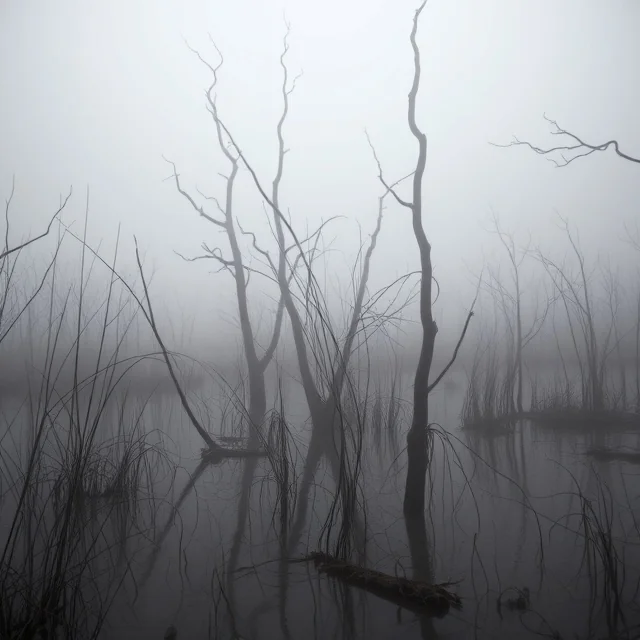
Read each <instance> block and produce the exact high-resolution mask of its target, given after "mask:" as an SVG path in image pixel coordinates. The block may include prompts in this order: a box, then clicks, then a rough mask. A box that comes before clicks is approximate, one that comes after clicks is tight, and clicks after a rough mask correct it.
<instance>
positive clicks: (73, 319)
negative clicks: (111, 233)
mask: <svg viewBox="0 0 640 640" xmlns="http://www.w3.org/2000/svg"><path fill="white" fill-rule="evenodd" d="M85 234H86V223H85ZM59 247H60V243H58V246H57V249H56V253H55V254H54V258H53V260H52V262H51V264H50V267H49V268H48V269H47V271H46V273H45V276H44V278H43V280H42V286H41V287H40V289H39V293H40V292H43V291H46V292H48V296H46V297H45V298H44V299H42V296H41V297H40V298H38V299H35V298H33V299H32V298H29V299H28V302H29V303H30V304H31V303H32V302H34V301H36V302H38V303H40V305H39V306H40V308H41V310H44V313H42V314H40V316H39V320H40V325H35V324H34V325H32V330H33V331H34V334H33V335H28V338H29V339H32V340H36V335H35V332H36V331H38V332H39V331H40V330H42V329H41V327H42V325H43V327H42V328H43V329H44V333H43V334H42V335H44V343H45V347H44V355H43V356H42V360H41V361H36V358H35V356H34V357H33V360H32V362H31V369H32V372H33V374H35V375H33V374H32V375H31V376H30V379H29V382H28V388H29V391H28V395H27V398H26V399H25V400H24V401H23V402H22V403H20V404H19V406H18V407H17V409H16V410H15V412H14V414H13V415H12V416H10V417H8V418H7V417H5V424H4V432H3V435H2V438H1V440H0V458H1V461H2V464H1V465H0V466H1V468H2V471H1V477H2V487H3V493H2V501H3V505H2V507H3V508H2V521H1V522H0V527H1V529H0V637H2V638H33V637H61V636H62V637H67V638H80V637H82V638H93V637H97V636H98V634H99V632H100V629H101V627H102V625H103V624H104V620H105V616H106V614H107V612H108V610H109V607H110V605H111V603H112V602H113V598H114V597H115V595H116V593H117V591H118V589H119V588H120V586H121V585H122V584H123V582H124V581H125V580H126V578H127V576H128V575H129V567H130V560H131V554H132V553H133V552H134V551H135V549H134V548H129V549H127V542H128V541H131V540H132V539H133V538H134V537H136V533H142V532H144V534H145V535H148V534H149V529H150V528H152V524H153V517H154V516H153V511H154V508H153V507H154V504H153V500H154V486H155V484H156V482H157V480H158V478H159V474H161V473H163V472H164V471H165V470H166V469H167V458H166V456H165V454H164V452H163V447H162V439H161V438H159V437H158V436H157V434H154V433H153V432H149V431H147V429H146V427H145V425H144V419H143V414H144V409H145V405H144V404H143V405H142V406H138V407H137V408H134V410H133V411H131V410H130V409H129V403H128V402H127V397H126V395H122V394H120V393H119V389H120V388H121V386H122V382H123V380H125V379H126V374H127V372H128V371H130V370H131V368H132V367H135V365H136V364H137V363H138V362H140V361H141V360H143V357H124V356H123V355H122V354H121V345H122V340H123V338H124V336H125V335H126V333H127V331H128V329H129V327H130V326H131V324H132V322H133V321H134V319H135V314H134V315H129V317H127V307H128V305H127V299H126V297H123V296H122V295H121V292H119V291H118V290H117V287H116V283H115V281H114V279H113V278H111V279H110V280H109V281H108V282H107V286H106V290H105V291H104V295H103V296H102V297H101V298H99V299H98V303H97V305H96V306H95V308H91V305H90V296H89V295H88V291H89V287H90V283H91V284H93V283H92V281H91V276H92V273H93V265H92V264H90V263H89V262H88V260H87V258H86V255H85V253H84V250H83V251H82V253H81V255H80V256H79V262H80V264H79V269H78V272H79V275H78V280H77V282H75V283H73V284H72V285H71V286H68V287H66V288H65V287H63V286H61V284H60V282H59V275H58V267H57V263H56V261H57V252H58V250H59ZM116 256H117V247H116V251H115V252H114V257H113V263H114V264H115V260H116ZM70 328H73V332H72V333H69V329H70ZM89 344H92V345H94V346H95V345H97V347H95V348H94V347H91V348H88V345H89ZM23 346H26V345H23ZM85 352H86V353H85ZM145 505H146V506H147V507H149V509H148V510H147V513H148V514H151V515H150V517H149V518H147V519H145V518H142V517H140V516H141V514H143V513H144V511H145V509H144V506H145ZM138 538H140V536H138Z"/></svg>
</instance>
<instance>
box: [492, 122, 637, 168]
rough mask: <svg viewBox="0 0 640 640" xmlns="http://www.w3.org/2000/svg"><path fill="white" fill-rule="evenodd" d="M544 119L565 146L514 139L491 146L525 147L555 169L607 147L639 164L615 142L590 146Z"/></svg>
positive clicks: (625, 158) (634, 157)
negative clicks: (544, 144) (564, 141)
mask: <svg viewBox="0 0 640 640" xmlns="http://www.w3.org/2000/svg"><path fill="white" fill-rule="evenodd" d="M544 119H545V120H546V121H547V122H548V123H549V124H550V125H551V127H552V130H551V135H554V136H565V137H566V138H568V142H567V144H562V145H558V146H555V147H549V148H546V149H545V148H542V147H537V146H535V145H534V144H532V143H531V142H528V141H526V140H519V139H518V138H515V137H514V139H513V140H512V141H511V142H509V143H508V144H495V143H491V144H493V146H495V147H502V148H507V147H517V146H525V147H529V149H531V150H532V151H535V152H536V153H537V154H538V155H541V156H548V158H547V159H548V160H549V161H550V162H553V163H554V164H555V165H556V167H566V166H567V165H568V164H571V163H572V162H573V161H574V160H577V159H578V158H584V157H586V156H590V155H591V154H592V153H596V152H597V151H606V150H607V149H609V147H612V148H613V150H614V151H615V153H616V154H617V155H618V156H619V157H620V158H623V159H624V160H628V161H629V162H635V163H637V164H640V157H636V156H632V155H629V154H628V153H624V152H623V151H621V150H620V145H619V143H618V141H617V140H608V141H607V142H603V143H601V144H592V143H590V142H586V141H585V140H583V139H582V138H580V137H579V136H577V135H576V134H575V133H571V132H570V131H567V130H566V129H563V128H562V127H560V126H559V125H558V123H557V122H556V121H555V120H552V119H551V118H548V117H547V116H546V114H545V115H544ZM553 155H556V156H559V157H560V160H557V159H556V158H555V157H553Z"/></svg>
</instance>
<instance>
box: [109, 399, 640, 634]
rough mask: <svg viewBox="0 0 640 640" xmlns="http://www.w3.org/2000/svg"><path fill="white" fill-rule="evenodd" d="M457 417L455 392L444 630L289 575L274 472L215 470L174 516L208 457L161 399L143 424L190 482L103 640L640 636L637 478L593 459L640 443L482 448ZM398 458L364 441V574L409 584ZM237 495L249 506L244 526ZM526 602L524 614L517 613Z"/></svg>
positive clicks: (266, 468) (600, 440) (445, 461)
mask: <svg viewBox="0 0 640 640" xmlns="http://www.w3.org/2000/svg"><path fill="white" fill-rule="evenodd" d="M294 400H297V401H298V402H299V403H301V402H302V400H301V399H299V398H294ZM289 401H291V397H290V398H289ZM461 402H462V391H461V390H460V389H449V390H448V391H447V392H445V391H439V392H438V393H437V394H435V395H434V400H433V403H432V415H433V419H434V420H435V421H436V422H438V423H439V425H440V426H441V429H442V430H441V431H440V436H439V437H436V439H435V446H434V454H433V455H434V459H433V463H432V467H431V478H430V482H429V504H430V509H429V511H428V514H427V531H428V539H427V540H426V541H425V543H426V544H425V548H426V549H427V550H428V555H429V560H430V564H431V567H430V569H431V572H432V576H433V580H434V581H436V582H449V581H451V582H455V583H456V584H455V586H453V587H451V589H452V590H455V591H456V592H457V593H458V594H459V595H460V596H461V597H462V601H463V607H462V610H460V611H455V610H451V612H450V613H449V614H448V615H447V616H445V617H444V618H441V619H437V618H428V617H425V616H417V615H416V614H414V613H412V612H410V611H408V610H404V609H401V608H399V607H397V606H396V605H394V604H391V603H389V602H387V601H385V600H383V599H380V598H378V597H376V596H373V595H369V594H367V593H365V592H364V591H362V590H360V589H357V588H353V587H345V586H343V585H341V584H339V583H337V582H336V581H335V580H334V579H332V578H328V577H326V576H324V575H319V574H318V572H317V571H316V569H315V567H314V566H313V564H312V563H300V562H282V561H279V559H280V558H281V556H282V551H281V550H282V546H281V537H280V536H279V532H280V530H281V528H280V527H281V523H280V519H279V515H278V505H279V502H278V491H277V483H276V482H275V478H274V473H273V471H272V469H271V468H270V465H269V462H268V460H267V459H264V458H261V459H259V461H258V462H257V465H256V468H255V471H254V473H253V474H251V475H247V473H246V469H247V465H248V462H247V461H245V460H237V459H231V460H225V461H223V462H221V463H219V464H217V465H211V466H208V467H207V468H206V469H205V470H204V471H203V472H202V474H201V475H200V477H199V478H198V479H197V481H196V482H195V484H194V486H193V489H192V490H190V491H188V493H187V495H186V497H185V498H184V501H183V502H182V503H181V504H180V507H179V509H178V510H177V511H176V510H172V507H171V505H175V503H176V501H177V500H178V497H179V495H180V493H181V491H182V490H183V489H184V487H185V485H187V483H188V482H189V479H190V477H191V475H190V474H193V472H194V470H195V469H196V468H197V467H198V462H199V459H198V448H199V446H200V443H199V442H198V440H197V439H195V438H193V437H192V435H191V427H190V426H189V424H188V423H187V422H186V421H185V420H184V419H183V417H182V415H181V412H180V411H179V408H178V407H177V405H176V402H175V399H174V398H171V397H168V396H165V397H164V398H157V399H155V400H152V402H151V403H150V405H149V407H148V411H149V412H150V413H151V414H152V415H154V416H155V418H154V419H155V420H156V426H157V421H159V420H161V421H162V423H163V431H164V432H165V433H166V435H167V437H168V438H169V439H170V441H171V442H172V443H173V445H174V446H175V448H176V450H177V451H178V453H179V454H180V465H181V468H180V469H179V471H178V473H177V474H176V476H175V478H172V482H171V488H170V489H167V492H166V494H163V490H162V488H158V491H157V494H158V495H159V496H161V495H162V497H161V498H157V499H155V500H154V507H153V508H154V510H155V511H154V513H155V521H154V522H155V523H154V532H155V533H154V534H153V535H152V536H149V538H150V539H148V540H146V542H145V541H141V539H140V537H138V538H135V540H133V539H132V542H131V545H130V548H129V551H128V554H127V555H128V557H130V558H131V561H130V562H131V564H130V568H131V572H132V575H133V576H134V577H135V580H126V581H125V585H124V587H123V589H122V591H121V592H120V593H119V595H118V597H117V598H116V600H115V602H114V604H113V606H112V608H111V611H110V614H109V617H108V619H107V623H106V626H105V629H104V637H105V638H113V639H116V638H118V639H120V640H128V639H131V640H133V639H134V638H135V639H138V638H158V639H160V638H163V637H164V633H165V631H166V629H167V628H168V627H169V625H174V626H175V627H176V629H177V630H178V638H234V637H235V638H244V639H249V638H252V639H256V640H258V639H270V638H292V639H299V638H300V639H301V638H317V639H319V640H324V639H329V638H331V639H332V640H333V639H338V638H340V639H342V638H344V639H347V638H372V639H380V640H383V639H392V638H403V639H404V638H406V639H408V640H409V639H412V638H442V639H445V638H448V639H454V638H461V639H462V638H513V639H516V640H517V639H520V638H522V639H524V638H536V637H540V636H543V637H556V638H605V637H613V636H609V635H608V634H609V628H610V627H612V626H613V625H615V626H616V627H617V630H618V632H622V631H624V630H632V629H634V628H636V629H637V625H638V624H640V608H639V607H638V605H637V602H638V599H637V596H638V593H637V591H638V584H639V579H640V572H639V568H640V564H639V563H640V537H639V535H638V527H637V521H636V518H637V517H638V516H640V505H639V504H638V499H639V496H640V482H639V480H638V473H639V472H640V467H638V466H634V465H633V464H629V463H627V462H618V461H614V462H596V461H594V460H593V459H591V458H590V457H588V456H587V455H585V453H586V450H587V449H588V447H589V446H591V445H592V444H593V443H594V442H596V443H597V444H599V445H606V446H613V447H617V446H626V445H631V446H634V447H636V449H637V446H638V437H637V435H636V434H634V433H631V434H629V433H616V434H615V435H613V434H611V435H606V434H605V435H602V434H601V433H600V434H593V433H584V432H582V433H581V432H574V433H569V434H567V433H565V432H563V433H558V432H550V431H548V430H541V429H539V428H536V427H535V426H533V425H531V424H529V423H526V422H523V423H521V424H518V425H517V426H516V428H515V429H514V430H513V431H510V432H509V433H505V434H500V435H495V434H493V435H491V436H488V435H482V434H474V433H469V432H466V431H462V430H460V429H459V424H458V418H457V415H458V413H459V410H460V405H461ZM293 412H294V413H295V408H294V410H293ZM291 428H292V432H293V439H294V442H295V447H299V451H298V452H297V453H295V454H294V458H296V457H297V462H298V472H300V468H301V466H302V464H303V460H304V447H305V442H306V441H308V433H309V430H310V427H309V426H308V425H305V424H302V421H301V423H300V425H299V426H298V427H297V428H294V427H291ZM403 443H404V437H403V436H402V435H401V436H400V437H399V438H398V448H395V447H394V446H393V444H392V442H390V441H385V440H384V439H383V441H382V444H380V441H379V440H378V441H377V447H375V446H374V445H373V440H372V438H371V437H369V438H368V439H367V442H366V455H365V463H364V468H363V472H362V477H361V486H362V489H363V494H364V500H363V502H364V506H365V510H364V513H362V512H361V513H360V518H361V519H362V521H363V522H364V523H365V527H366V564H367V566H369V567H372V568H375V569H378V570H380V571H383V572H386V573H388V574H391V575H406V576H408V577H410V576H411V571H412V560H411V557H410V553H409V549H408V544H407V533H406V530H405V524H404V521H403V518H402V492H403V483H404V470H403V469H404V464H405V459H404V453H403V452H402V446H403ZM376 448H377V450H376ZM243 483H244V485H245V489H246V488H247V487H250V498H249V500H248V506H247V508H246V509H245V508H243V510H242V513H241V514H240V513H239V511H238V509H239V506H238V505H239V500H240V496H241V492H242V486H243ZM167 486H169V485H167ZM334 488H335V486H334V483H333V480H332V478H331V474H330V472H329V470H328V469H327V468H326V465H324V464H323V465H322V466H321V467H320V469H319V470H318V472H317V474H316V481H315V485H314V487H313V488H312V491H311V493H310V495H309V505H308V506H309V509H308V513H309V517H308V519H307V521H306V523H305V526H304V532H303V534H302V535H301V536H300V538H299V540H298V541H297V542H298V543H297V548H296V551H295V553H294V554H292V555H293V557H294V558H300V557H301V556H303V555H304V554H306V553H308V552H309V551H313V550H315V549H318V548H319V538H320V535H321V532H322V529H323V525H324V523H325V520H326V516H327V513H328V511H329V507H330V505H331V501H332V495H333V491H334ZM588 500H591V502H588ZM590 505H591V507H592V509H593V511H589V509H590V508H591V507H590ZM584 513H588V514H591V516H592V517H591V519H590V520H588V521H587V520H585V519H584V517H583V514H584ZM242 515H244V516H246V517H245V518H244V520H243V519H242V518H240V521H241V523H242V524H243V526H242V528H241V530H238V522H239V516H242ZM594 523H596V525H597V523H600V524H602V525H603V529H604V531H602V530H598V529H597V527H596V525H594ZM589 526H591V528H589ZM608 534H610V535H608ZM605 542H606V543H607V544H598V543H605ZM356 551H362V549H358V550H356ZM355 559H357V554H356V555H355V556H354V560H355ZM616 572H617V573H616ZM516 589H517V590H519V591H516ZM525 593H526V594H527V598H526V603H525V602H524V601H523V600H522V598H520V602H518V598H519V596H522V595H523V594H525ZM607 604H608V606H606V605H607ZM608 627H609V628H608ZM636 635H638V633H636V632H634V631H627V632H626V635H625V633H620V635H619V636H615V637H629V638H632V637H636Z"/></svg>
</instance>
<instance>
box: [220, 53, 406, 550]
mask: <svg viewBox="0 0 640 640" xmlns="http://www.w3.org/2000/svg"><path fill="white" fill-rule="evenodd" d="M282 67H283V72H284V84H283V100H284V104H285V113H286V111H287V105H288V97H289V94H290V91H288V90H286V86H287V68H286V65H285V64H284V61H282ZM214 117H215V118H216V119H217V122H218V124H219V125H220V127H221V129H222V131H224V133H225V134H226V135H227V137H228V139H229V141H230V142H231V145H232V146H233V148H234V149H235V150H236V152H237V154H238V157H239V158H240V159H241V160H242V162H243V163H244V165H245V166H246V168H247V169H248V171H249V173H250V174H251V176H252V178H253V181H254V183H255V185H256V188H257V189H258V191H259V193H260V195H261V196H262V198H263V199H264V200H265V201H266V202H267V203H268V204H269V206H270V208H271V210H272V212H273V222H274V228H275V231H276V239H277V242H278V246H279V250H280V259H279V260H278V263H277V264H276V263H275V261H274V260H273V259H272V257H271V256H270V255H269V254H268V252H266V251H264V250H262V249H261V248H260V247H259V246H258V244H257V242H256V239H255V237H254V242H253V246H254V248H255V249H256V250H258V251H259V252H260V253H261V254H262V255H263V257H264V258H265V259H266V260H267V262H268V263H269V264H270V266H271V269H272V271H273V272H274V273H275V274H276V279H277V281H278V285H279V288H280V292H281V295H282V299H283V301H284V306H285V308H286V311H287V314H288V316H289V319H290V322H291V329H292V334H293V339H294V344H295V348H296V355H297V360H298V368H299V371H300V378H301V383H302V387H303V390H304V393H305V397H306V400H307V405H308V407H309V412H310V415H311V422H312V433H311V440H310V444H309V451H308V454H307V458H306V460H305V467H304V470H303V476H302V480H301V483H300V490H299V494H298V500H297V506H298V512H297V515H296V522H295V523H294V525H293V528H292V532H291V535H290V545H289V549H290V551H291V550H292V548H294V547H295V546H296V544H297V541H298V539H299V536H300V534H301V532H302V527H303V525H304V523H305V519H306V513H307V508H308V499H307V496H308V493H309V491H310V489H311V487H312V484H313V478H314V476H315V472H316V470H317V467H318V464H319V463H320V461H321V460H322V458H323V457H325V456H326V457H327V459H328V460H329V463H330V465H331V468H332V473H333V475H334V479H335V480H336V482H338V484H339V486H340V483H339V478H340V476H341V469H342V470H343V469H344V467H341V460H342V457H341V456H342V455H343V454H344V452H345V449H344V443H345V440H344V438H345V429H344V428H341V427H344V426H345V421H344V415H343V410H342V404H341V400H342V396H343V392H344V390H345V387H346V386H347V385H348V383H350V380H349V376H348V370H349V364H350V361H351V357H352V355H353V353H354V350H355V343H356V338H357V336H358V335H359V334H360V333H361V332H362V331H363V315H364V312H365V311H369V310H370V309H371V306H372V304H371V303H365V295H366V291H367V284H368V277H369V270H370V262H371V259H372V256H373V253H374V250H375V247H376V243H377V238H378V235H379V232H380V228H381V224H382V217H383V210H384V206H383V201H384V196H382V197H381V198H380V200H379V209H378V217H377V222H376V228H375V230H374V232H373V234H372V236H371V240H370V242H369V246H368V248H367V250H366V252H365V253H364V257H363V262H362V268H361V272H360V278H359V281H358V283H357V286H356V287H355V289H356V291H355V299H354V301H353V305H352V309H351V313H350V320H349V321H348V323H347V325H348V328H347V332H346V336H345V338H344V340H339V339H338V337H337V335H338V334H337V331H336V330H335V328H334V327H332V325H331V321H330V313H329V310H328V308H327V305H326V299H325V297H324V295H323V293H322V291H321V288H320V286H319V284H318V282H317V279H316V277H315V275H314V270H313V259H314V256H313V255H308V252H307V251H306V250H305V249H304V248H303V244H304V243H305V242H307V241H308V240H309V239H310V238H313V237H315V238H316V239H317V238H318V236H319V233H320V232H321V230H322V228H320V229H318V230H317V231H316V232H315V233H314V234H312V235H311V236H309V237H308V238H305V239H304V240H302V241H301V240H300V239H299V238H298V236H297V234H296V232H295V230H294V229H293V227H292V225H291V223H290V222H289V220H288V219H287V217H286V216H285V215H284V214H283V213H282V211H281V208H280V183H281V179H282V174H283V167H284V156H285V154H286V151H287V150H286V149H285V144H284V138H283V135H282V127H281V124H282V121H281V123H280V125H279V127H278V158H279V160H278V167H277V171H276V176H275V178H274V180H273V183H272V185H271V194H270V195H269V194H267V192H266V190H265V189H264V188H263V186H262V184H261V182H260V180H259V178H258V176H257V174H256V172H255V171H254V169H253V167H252V165H251V163H250V162H249V161H248V160H247V158H246V156H245V154H244V153H243V152H242V151H241V149H240V146H239V145H238V143H237V142H236V140H235V139H234V137H233V136H232V134H231V133H230V131H229V130H228V128H227V127H226V125H224V123H223V122H222V121H221V119H220V117H219V115H218V114H217V112H216V113H214ZM398 182H400V181H398ZM396 184H397V183H396ZM389 189H390V188H387V191H389ZM385 195H386V194H385ZM285 230H286V231H287V232H288V233H289V235H290V236H291V237H292V238H293V245H291V246H289V247H287V246H286V237H285ZM291 249H297V251H298V253H297V256H296V258H297V259H298V258H299V259H300V262H301V263H303V264H302V265H301V266H302V269H303V273H302V275H300V274H299V273H297V271H296V263H295V262H294V263H292V261H291V260H290V259H289V258H288V256H287V254H288V253H289V251H290V250H291ZM283 253H284V255H285V260H284V261H283V260H282V255H283ZM312 253H313V252H312ZM401 281H402V279H400V280H399V281H398V282H401ZM372 298H373V299H375V298H376V296H375V295H374V296H372ZM390 315H395V314H394V313H391V314H390ZM314 364H315V365H316V366H315V367H314V366H313V365H314ZM327 365H328V366H327ZM314 369H316V370H319V372H318V373H317V374H316V375H314ZM342 486H344V485H342Z"/></svg>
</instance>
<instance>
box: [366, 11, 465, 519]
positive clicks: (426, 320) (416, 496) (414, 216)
mask: <svg viewBox="0 0 640 640" xmlns="http://www.w3.org/2000/svg"><path fill="white" fill-rule="evenodd" d="M426 4H427V0H423V2H422V3H421V4H420V6H419V7H418V9H417V10H416V12H415V14H414V17H413V26H412V28H411V33H410V35H409V41H410V43H411V48H412V49H413V83H412V85H411V90H410V91H409V101H408V114H407V120H408V124H409V130H410V131H411V134H412V135H413V137H414V138H415V139H416V142H417V143H418V158H417V161H416V168H415V170H414V171H413V172H412V174H411V175H412V178H413V182H412V195H411V200H404V199H403V198H401V197H400V196H399V195H398V193H397V192H396V191H395V189H394V186H393V185H388V183H387V182H386V180H385V178H384V176H383V173H382V167H381V164H380V161H379V160H378V157H377V156H376V154H375V150H374V157H375V160H376V162H377V165H378V177H379V179H380V181H381V182H382V184H383V185H384V187H385V188H386V189H388V190H389V191H390V192H391V193H392V194H393V196H394V198H395V199H396V200H397V202H398V203H399V204H400V205H401V206H402V207H405V208H406V209H409V211H410V212H411V221H412V226H413V233H414V236H415V239H416V243H417V245H418V250H419V253H420V303H419V304H420V323H421V325H422V344H421V346H420V353H419V357H418V365H417V367H416V374H415V378H414V387H413V418H412V421H411V428H410V429H409V433H408V434H407V460H408V465H407V479H406V487H405V494H404V514H405V517H407V518H423V517H424V508H425V488H426V476H427V469H428V465H429V458H430V443H431V433H430V429H429V394H430V392H431V391H432V390H433V389H434V388H435V387H436V385H437V384H438V383H439V382H440V381H441V380H442V378H443V377H444V376H445V374H446V373H447V371H448V370H449V368H450V367H451V365H452V364H453V362H454V360H455V359H456V357H457V354H458V351H459V349H460V346H461V344H462V341H463V340H464V336H465V334H466V331H467V328H468V326H469V322H470V320H471V317H472V316H473V305H472V306H471V310H470V311H469V314H468V315H467V319H466V322H465V324H464V327H463V330H462V333H461V335H460V339H459V340H458V344H457V345H456V348H455V350H454V353H453V356H452V358H451V360H450V361H449V363H448V364H447V366H446V367H445V368H444V369H443V371H442V372H441V373H440V374H439V375H438V376H437V377H436V379H435V380H434V381H433V382H431V383H430V382H429V376H430V374H431V364H432V362H433V352H434V347H435V342H436V334H437V333H438V327H437V325H436V323H435V320H434V319H433V300H432V289H433V264H432V262H431V244H430V242H429V240H428V238H427V235H426V233H425V230H424V226H423V222H422V216H423V202H422V182H423V179H424V172H425V168H426V164H427V136H426V134H425V133H424V132H423V131H422V130H421V129H420V127H419V126H418V123H417V121H416V102H417V99H418V90H419V89H420V71H421V68H420V49H419V47H418V43H417V41H416V35H417V32H418V22H419V20H420V15H421V14H422V11H423V10H424V8H425V6H426ZM474 302H475V301H474Z"/></svg>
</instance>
